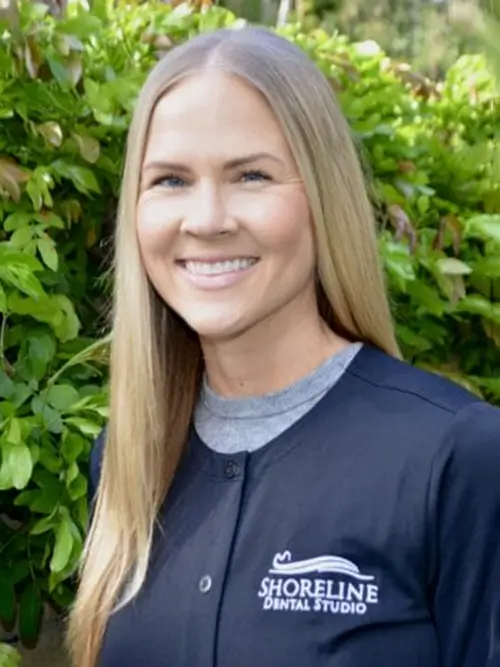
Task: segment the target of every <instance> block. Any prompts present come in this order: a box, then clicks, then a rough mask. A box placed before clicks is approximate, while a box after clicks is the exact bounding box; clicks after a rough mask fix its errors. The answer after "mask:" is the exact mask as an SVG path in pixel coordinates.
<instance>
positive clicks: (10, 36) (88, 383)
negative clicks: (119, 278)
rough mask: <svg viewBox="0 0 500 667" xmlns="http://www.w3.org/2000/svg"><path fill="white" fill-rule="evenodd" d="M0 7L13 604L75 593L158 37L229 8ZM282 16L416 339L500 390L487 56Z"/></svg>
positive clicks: (1, 535) (499, 242) (428, 356)
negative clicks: (458, 55) (137, 108)
mask: <svg viewBox="0 0 500 667" xmlns="http://www.w3.org/2000/svg"><path fill="white" fill-rule="evenodd" d="M1 20H2V24H1V25H0V35H1V37H0V72H2V74H1V75H0V119H1V124H0V194H1V198H0V219H1V221H2V226H1V229H0V313H1V324H0V454H1V463H0V621H1V623H2V624H3V625H4V626H5V627H6V628H7V629H9V628H12V627H13V626H14V623H15V621H16V617H17V619H18V622H19V631H20V636H21V639H22V641H23V643H24V644H25V645H27V646H31V645H33V644H34V643H36V640H37V635H38V631H39V625H40V618H41V609H42V601H48V602H50V603H52V604H53V605H55V606H56V607H58V608H64V607H65V606H66V605H67V604H68V603H69V602H70V600H71V598H72V594H73V579H72V576H73V574H74V570H75V564H76V562H77V559H78V556H79V554H80V552H81V547H82V539H83V534H84V531H85V526H86V522H87V512H88V510H87V500H86V492H87V461H88V454H89V449H90V442H91V440H92V438H93V437H94V436H95V435H96V434H97V433H98V432H99V430H100V428H101V426H102V424H103V423H104V420H105V418H106V381H107V375H106V372H107V366H106V361H107V358H106V352H107V343H108V340H107V339H105V338H103V337H102V336H103V330H104V329H105V315H106V310H105V303H106V300H107V295H108V282H107V280H106V279H105V278H103V276H104V275H105V269H106V268H107V266H108V255H109V246H110V235H111V231H112V226H113V220H114V214H115V205H116V196H117V191H118V185H119V180H120V170H121V159H122V152H123V146H124V139H125V133H126V130H127V127H128V123H129V117H130V112H131V109H132V107H133V104H134V99H135V96H136V94H137V91H138V89H139V87H140V85H141V82H142V81H143V79H144V76H145V73H146V72H147V71H148V70H149V68H150V67H151V66H152V64H153V63H154V62H155V61H156V59H157V58H158V57H160V56H161V54H162V53H164V52H165V51H166V50H168V49H169V48H170V47H171V46H172V44H176V43H178V42H181V41H183V40H185V39H186V38H188V37H189V36H191V35H194V34H196V33H198V32H200V31H204V30H211V29H214V28H218V27H222V26H225V25H235V26H237V23H235V21H236V20H235V17H234V16H232V15H231V14H229V13H227V12H226V11H224V10H222V9H221V8H217V7H212V8H210V9H207V10H203V11H202V12H201V13H200V12H196V11H194V10H192V9H190V8H189V7H188V6H186V5H180V6H178V7H177V8H175V9H172V7H171V6H170V5H167V4H157V5H156V4H151V3H148V4H147V5H125V4H118V6H116V7H113V3H111V2H108V1H104V0H96V2H94V3H93V6H92V10H91V11H88V10H84V9H83V8H82V7H80V6H78V5H76V4H75V5H70V8H69V9H68V14H67V16H66V17H65V18H64V19H59V20H56V19H54V18H52V17H51V16H49V15H48V14H47V12H46V8H45V7H44V6H43V5H39V4H34V3H28V2H25V3H22V4H20V5H19V12H18V13H16V12H14V11H12V8H11V10H10V11H8V12H4V14H3V17H2V19H1ZM281 32H282V33H283V34H284V35H286V36H287V37H288V38H290V39H292V40H294V41H295V42H296V43H298V44H299V45H300V46H301V47H302V48H304V49H305V51H306V52H308V53H309V54H310V55H311V56H312V57H313V58H314V59H315V60H316V61H317V62H318V64H319V66H320V67H321V69H322V70H323V71H324V72H325V74H326V75H327V76H328V77H329V78H330V80H331V82H332V86H333V87H334V88H335V89H336V90H337V94H338V97H339V100H340V102H341V104H342V107H343V109H344V111H345V113H346V115H347V117H348V119H349V121H350V123H351V125H352V128H353V131H354V133H355V135H356V136H357V137H358V138H359V141H360V146H361V150H362V151H363V154H364V155H365V157H366V166H367V170H368V171H369V172H370V175H371V178H372V179H373V180H372V182H373V197H374V203H375V205H376V207H377V210H378V215H379V220H380V229H381V231H380V251H381V254H382V256H383V259H384V262H385V267H386V269H387V275H388V279H389V282H390V287H391V291H392V296H393V302H394V310H395V315H396V318H397V322H398V333H399V338H400V341H401V345H402V348H403V350H404V353H405V355H406V357H407V358H408V359H409V360H411V361H412V362H414V363H417V364H420V365H422V366H425V367H428V368H432V369H434V370H435V371H437V372H440V373H444V374H446V375H448V376H450V377H451V378H453V379H455V380H456V381H458V382H460V383H462V384H464V385H466V386H468V387H470V388H471V389H472V390H473V391H476V392H477V393H480V394H482V395H483V396H484V397H485V398H487V399H489V400H493V401H497V402H500V379H498V378H495V368H497V369H498V368H499V367H500V352H499V345H500V192H499V183H500V143H499V142H498V141H497V142H495V139H498V136H499V133H500V105H499V102H498V98H497V96H496V95H495V90H494V87H493V84H492V80H491V78H490V76H489V74H488V72H487V70H486V67H485V63H484V62H483V59H482V58H481V57H467V58H463V59H461V60H460V61H458V62H457V63H456V65H455V66H454V67H453V68H452V69H451V70H450V71H449V72H448V75H447V78H446V81H444V82H441V83H432V82H429V81H427V80H424V79H422V78H420V77H418V76H417V75H415V74H413V73H412V72H411V71H410V70H409V69H408V68H406V67H403V66H401V65H397V64H395V63H392V62H391V61H390V60H389V59H388V58H387V57H386V56H385V55H384V53H382V52H381V51H380V49H379V48H378V47H377V46H376V45H375V44H373V43H363V44H352V43H349V42H348V41H347V40H346V39H345V38H343V37H342V36H339V35H334V36H329V35H327V34H326V33H323V32H320V31H316V32H312V33H309V34H304V33H303V32H301V29H300V27H298V26H292V25H291V26H286V27H285V28H283V29H282V30H281Z"/></svg>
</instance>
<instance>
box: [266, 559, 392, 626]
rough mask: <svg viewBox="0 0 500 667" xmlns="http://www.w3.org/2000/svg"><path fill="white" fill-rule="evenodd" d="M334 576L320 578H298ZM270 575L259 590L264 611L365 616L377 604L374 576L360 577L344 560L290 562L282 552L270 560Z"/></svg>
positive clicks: (358, 571) (377, 588) (357, 571)
mask: <svg viewBox="0 0 500 667" xmlns="http://www.w3.org/2000/svg"><path fill="white" fill-rule="evenodd" d="M322 573H328V574H334V575H336V576H335V577H329V578H324V579H323V578H319V577H312V576H308V577H305V576H301V575H316V574H322ZM269 574H273V575H278V576H275V577H264V579H262V581H261V584H260V589H259V593H258V595H259V598H261V599H262V600H263V604H262V608H263V609H264V610H266V611H315V612H323V613H330V614H366V612H367V610H368V605H371V604H378V601H379V599H378V596H379V587H378V586H377V585H376V584H375V583H368V582H373V581H374V580H375V577H374V576H373V575H371V574H363V573H362V572H361V571H360V569H359V567H358V566H357V565H355V564H354V563H353V562H352V561H350V560H347V558H340V557H339V556H319V557H318V558H309V559H307V560H299V561H295V562H293V561H292V554H291V553H290V552H289V551H285V552H284V553H281V554H279V553H278V554H276V555H275V557H274V558H273V564H272V567H271V568H270V570H269Z"/></svg>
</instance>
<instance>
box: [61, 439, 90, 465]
mask: <svg viewBox="0 0 500 667" xmlns="http://www.w3.org/2000/svg"><path fill="white" fill-rule="evenodd" d="M85 444H86V441H85V440H84V439H83V438H82V437H81V436H79V435H77V434H76V433H71V432H70V431H66V433H65V435H64V436H63V442H62V445H61V454H62V456H63V458H64V460H65V461H66V462H67V463H69V464H71V463H74V462H75V461H76V460H77V459H78V457H79V456H80V454H81V453H82V452H83V451H84V449H85Z"/></svg>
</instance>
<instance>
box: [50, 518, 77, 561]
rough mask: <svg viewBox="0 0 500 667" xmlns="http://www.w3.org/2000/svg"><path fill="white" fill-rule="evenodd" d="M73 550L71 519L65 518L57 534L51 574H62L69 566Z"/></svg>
mask: <svg viewBox="0 0 500 667" xmlns="http://www.w3.org/2000/svg"><path fill="white" fill-rule="evenodd" d="M72 549H73V535H72V531H71V519H70V518H69V517H63V518H62V520H61V523H60V524H59V528H58V529H57V533H56V543H55V546H54V552H53V554H52V559H51V561H50V571H51V572H61V571H62V570H64V568H65V567H66V566H67V564H68V561H69V558H70V556H71V551H72Z"/></svg>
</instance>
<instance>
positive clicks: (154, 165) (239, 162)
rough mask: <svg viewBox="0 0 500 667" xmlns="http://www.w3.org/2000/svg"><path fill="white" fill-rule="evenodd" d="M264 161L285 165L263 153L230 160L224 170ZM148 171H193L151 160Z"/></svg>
mask: <svg viewBox="0 0 500 667" xmlns="http://www.w3.org/2000/svg"><path fill="white" fill-rule="evenodd" d="M263 159H267V160H273V161H274V162H277V163H278V164H280V165H282V166H283V164H284V163H283V160H281V158H279V157H278V156H277V155H273V154H272V153H266V152H261V153H252V154H250V155H243V156H241V157H237V158H233V159H232V160H228V161H227V162H225V163H224V169H225V170H229V169H235V168H236V167H242V166H244V165H246V164H250V163H252V162H256V161H257V160H263ZM148 171H175V172H182V173H186V172H189V171H191V169H190V168H189V167H188V166H187V165H186V164H183V163H182V162H166V161H163V160H151V161H150V162H147V163H146V164H145V166H144V173H146V172H148Z"/></svg>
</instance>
